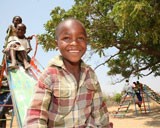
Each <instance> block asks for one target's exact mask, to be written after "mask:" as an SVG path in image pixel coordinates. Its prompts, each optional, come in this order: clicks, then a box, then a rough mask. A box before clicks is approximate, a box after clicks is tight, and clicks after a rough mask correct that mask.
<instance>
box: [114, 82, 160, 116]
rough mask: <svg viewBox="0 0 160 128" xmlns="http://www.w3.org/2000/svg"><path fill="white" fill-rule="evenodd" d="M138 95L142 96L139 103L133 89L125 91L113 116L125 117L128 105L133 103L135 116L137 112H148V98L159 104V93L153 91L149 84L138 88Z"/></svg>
mask: <svg viewBox="0 0 160 128" xmlns="http://www.w3.org/2000/svg"><path fill="white" fill-rule="evenodd" d="M140 96H141V98H142V102H141V104H140V105H139V104H138V102H137V97H136V94H135V91H134V90H133V92H132V93H128V92H126V93H125V94H124V95H123V96H122V98H121V101H120V105H119V107H118V109H117V111H116V113H115V114H113V117H125V116H126V114H127V113H128V111H129V107H130V105H131V104H134V109H135V115H136V116H137V115H138V114H139V113H148V112H150V111H151V109H150V100H151V99H152V100H154V101H155V102H156V103H158V104H160V95H159V94H158V93H156V92H155V91H153V90H152V89H151V88H150V87H149V86H147V85H145V84H144V85H143V84H142V86H141V88H140Z"/></svg>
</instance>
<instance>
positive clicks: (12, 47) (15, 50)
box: [4, 23, 32, 70]
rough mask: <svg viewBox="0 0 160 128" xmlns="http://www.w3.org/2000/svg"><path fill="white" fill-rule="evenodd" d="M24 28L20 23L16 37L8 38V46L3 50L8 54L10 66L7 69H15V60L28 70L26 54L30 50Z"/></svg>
mask: <svg viewBox="0 0 160 128" xmlns="http://www.w3.org/2000/svg"><path fill="white" fill-rule="evenodd" d="M25 33H26V26H25V25H24V24H22V23H20V24H18V25H17V28H16V36H10V37H9V38H8V45H7V47H6V48H5V49H4V52H5V53H9V57H10V59H11V64H10V65H9V67H8V68H9V69H15V68H17V60H18V61H20V62H22V63H23V66H24V68H25V69H26V70H27V69H29V68H30V64H29V62H28V57H27V54H28V53H29V52H30V51H31V50H32V48H31V46H30V44H29V42H28V40H27V39H26V37H25Z"/></svg>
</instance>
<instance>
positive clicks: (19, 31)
mask: <svg viewBox="0 0 160 128" xmlns="http://www.w3.org/2000/svg"><path fill="white" fill-rule="evenodd" d="M16 33H17V36H18V37H19V38H24V35H25V33H26V28H25V26H23V25H21V24H18V26H17V29H16Z"/></svg>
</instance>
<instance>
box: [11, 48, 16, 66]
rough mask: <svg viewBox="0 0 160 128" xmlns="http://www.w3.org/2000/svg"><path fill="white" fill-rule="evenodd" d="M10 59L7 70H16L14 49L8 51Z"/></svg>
mask: <svg viewBox="0 0 160 128" xmlns="http://www.w3.org/2000/svg"><path fill="white" fill-rule="evenodd" d="M10 57H11V64H10V66H9V68H17V67H16V51H15V50H14V49H10Z"/></svg>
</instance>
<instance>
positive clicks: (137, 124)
mask: <svg viewBox="0 0 160 128" xmlns="http://www.w3.org/2000/svg"><path fill="white" fill-rule="evenodd" d="M117 109H118V106H113V107H108V110H109V113H110V121H111V122H113V126H114V128H160V105H159V104H156V103H152V104H150V109H151V111H150V112H148V113H146V114H145V113H138V114H137V116H136V114H135V111H134V106H131V108H130V109H129V112H128V113H127V114H126V116H125V117H121V118H120V117H119V118H117V117H116V118H115V117H114V116H113V113H115V111H116V110H117ZM8 118H9V117H8ZM7 128H10V121H7ZM12 128H18V125H17V121H16V117H14V121H13V125H12Z"/></svg>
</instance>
